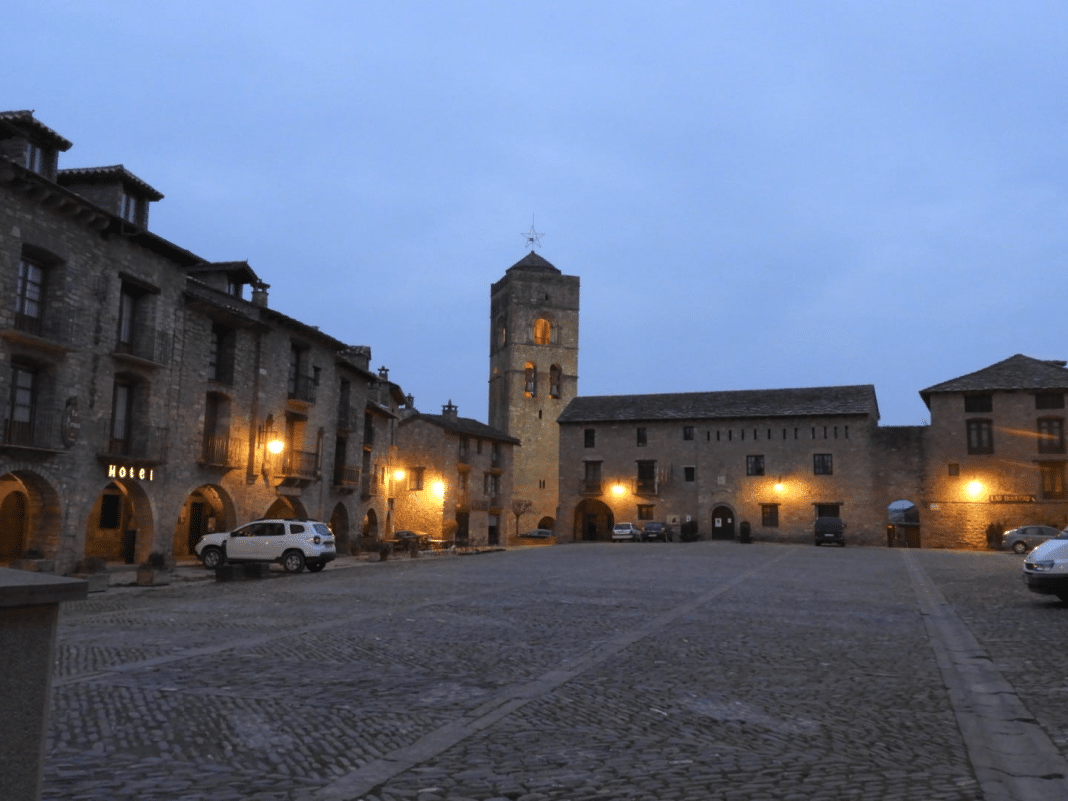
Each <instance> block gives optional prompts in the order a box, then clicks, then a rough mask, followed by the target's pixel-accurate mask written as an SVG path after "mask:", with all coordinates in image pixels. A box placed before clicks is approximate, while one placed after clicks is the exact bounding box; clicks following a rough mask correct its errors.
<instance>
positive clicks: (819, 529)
mask: <svg viewBox="0 0 1068 801" xmlns="http://www.w3.org/2000/svg"><path fill="white" fill-rule="evenodd" d="M825 542H826V543H831V544H833V545H840V546H842V547H843V548H844V547H845V523H843V522H842V518H840V517H817V518H816V544H817V545H823V544H824V543H825Z"/></svg>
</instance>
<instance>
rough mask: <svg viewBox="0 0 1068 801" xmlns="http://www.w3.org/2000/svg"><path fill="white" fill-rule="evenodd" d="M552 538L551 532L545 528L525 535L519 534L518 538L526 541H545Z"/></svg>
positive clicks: (533, 530)
mask: <svg viewBox="0 0 1068 801" xmlns="http://www.w3.org/2000/svg"><path fill="white" fill-rule="evenodd" d="M553 536H554V535H553V533H552V531H550V530H549V529H547V528H535V529H532V530H530V531H528V532H526V533H525V534H520V535H519V538H520V539H527V540H547V539H550V538H551V537H553Z"/></svg>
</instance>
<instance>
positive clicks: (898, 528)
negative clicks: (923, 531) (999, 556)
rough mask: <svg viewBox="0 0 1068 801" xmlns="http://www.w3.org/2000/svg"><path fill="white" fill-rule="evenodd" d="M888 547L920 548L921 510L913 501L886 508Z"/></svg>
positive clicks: (897, 503)
mask: <svg viewBox="0 0 1068 801" xmlns="http://www.w3.org/2000/svg"><path fill="white" fill-rule="evenodd" d="M988 544H990V543H988ZM997 545H1000V543H997ZM886 546H887V547H888V548H919V547H920V508H919V507H918V506H917V505H916V504H914V503H913V502H912V501H910V500H907V499H904V498H903V499H901V500H899V501H894V502H893V503H891V504H889V505H888V506H887V507H886ZM991 547H996V546H994V545H992V546H991Z"/></svg>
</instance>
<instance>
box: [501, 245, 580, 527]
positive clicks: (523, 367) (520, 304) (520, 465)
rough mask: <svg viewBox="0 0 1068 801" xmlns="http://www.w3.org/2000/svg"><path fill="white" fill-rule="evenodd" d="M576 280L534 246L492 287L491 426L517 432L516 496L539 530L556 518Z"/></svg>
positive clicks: (574, 377) (571, 387)
mask: <svg viewBox="0 0 1068 801" xmlns="http://www.w3.org/2000/svg"><path fill="white" fill-rule="evenodd" d="M578 324H579V279H578V278H577V277H575V276H569V275H563V274H561V272H560V270H558V269H557V268H556V267H554V266H553V265H552V264H550V263H549V262H548V261H546V260H545V259H543V258H542V257H541V256H539V255H537V254H536V253H534V252H533V251H531V252H530V253H529V254H527V256H526V257H524V258H523V259H521V260H520V261H518V262H517V263H516V264H514V265H512V266H511V267H510V268H509V269H508V270H507V272H506V273H505V276H504V277H503V278H502V279H501V280H499V281H497V283H495V284H494V285H493V286H492V288H491V290H490V328H491V331H490V388H489V424H490V426H491V427H493V428H495V429H498V430H500V431H503V432H505V433H507V434H508V435H510V436H512V437H515V438H516V439H517V440H519V441H520V442H521V443H522V447H521V448H519V449H518V450H517V451H516V454H515V488H514V498H515V499H516V500H517V501H530V502H531V504H532V511H531V513H530V514H531V517H532V519H533V523H532V525H531V526H530V527H532V528H533V527H534V524H536V526H537V527H539V528H554V526H556V523H557V520H556V519H557V516H558V514H559V513H558V506H559V493H558V487H557V472H558V461H559V448H560V443H559V436H560V434H559V429H558V427H557V424H556V421H557V418H558V417H559V416H560V413H561V412H562V411H563V410H564V408H565V407H566V406H567V404H568V402H569V401H570V400H571V399H572V398H574V397H575V396H576V395H577V394H578V335H579V331H578Z"/></svg>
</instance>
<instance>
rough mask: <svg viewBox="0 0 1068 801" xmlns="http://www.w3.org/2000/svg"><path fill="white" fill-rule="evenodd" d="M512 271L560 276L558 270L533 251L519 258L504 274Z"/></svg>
mask: <svg viewBox="0 0 1068 801" xmlns="http://www.w3.org/2000/svg"><path fill="white" fill-rule="evenodd" d="M512 270H523V271H524V272H542V273H555V274H556V275H560V270H558V269H557V268H556V267H554V266H553V265H552V264H550V263H549V262H548V261H546V260H545V259H543V258H542V257H541V256H539V255H538V254H537V253H535V252H534V251H533V250H532V251H530V253H528V254H527V255H526V256H524V257H523V258H521V259H520V260H519V261H517V262H516V263H515V264H513V265H512V266H511V267H509V268H508V270H507V271H506V272H512Z"/></svg>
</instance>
